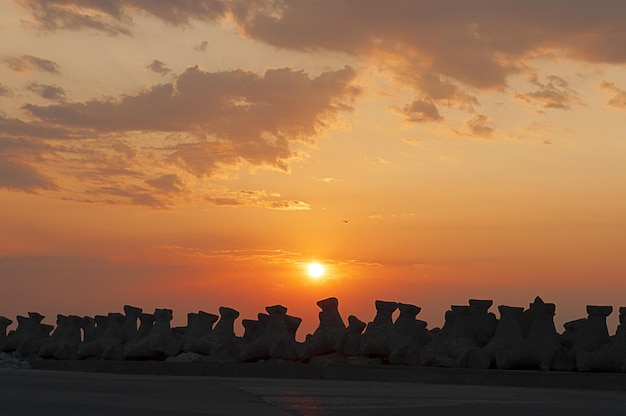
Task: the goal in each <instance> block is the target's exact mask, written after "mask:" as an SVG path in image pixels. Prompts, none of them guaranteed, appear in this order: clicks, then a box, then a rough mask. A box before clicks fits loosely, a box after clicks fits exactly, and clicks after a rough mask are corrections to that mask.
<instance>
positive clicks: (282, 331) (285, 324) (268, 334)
mask: <svg viewBox="0 0 626 416" xmlns="http://www.w3.org/2000/svg"><path fill="white" fill-rule="evenodd" d="M265 310H266V311H267V313H268V317H267V319H266V320H265V322H263V324H262V325H261V324H260V325H259V327H258V328H257V333H256V334H255V337H254V338H253V340H252V341H251V342H250V343H242V344H241V347H240V354H239V358H240V360H241V361H259V360H266V359H273V358H277V359H284V360H289V361H295V360H297V359H298V353H297V349H296V341H295V334H294V333H293V330H290V326H293V325H294V322H293V319H297V320H299V319H300V318H293V317H290V318H288V316H287V308H285V307H284V306H282V305H275V306H268V307H266V308H265ZM298 325H299V323H298ZM259 329H262V332H261V331H259Z"/></svg>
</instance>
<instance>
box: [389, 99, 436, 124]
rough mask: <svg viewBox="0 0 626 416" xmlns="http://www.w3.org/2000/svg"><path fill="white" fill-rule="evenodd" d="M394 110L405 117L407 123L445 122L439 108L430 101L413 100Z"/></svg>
mask: <svg viewBox="0 0 626 416" xmlns="http://www.w3.org/2000/svg"><path fill="white" fill-rule="evenodd" d="M392 109H393V110H394V111H396V112H398V113H400V114H402V115H404V117H405V119H406V120H407V121H411V122H415V123H421V122H428V121H442V120H443V117H441V114H439V110H438V109H437V106H436V105H435V104H434V103H433V102H432V101H429V100H413V102H411V103H410V104H405V105H404V106H402V107H399V106H393V107H392Z"/></svg>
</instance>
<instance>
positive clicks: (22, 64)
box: [4, 55, 60, 74]
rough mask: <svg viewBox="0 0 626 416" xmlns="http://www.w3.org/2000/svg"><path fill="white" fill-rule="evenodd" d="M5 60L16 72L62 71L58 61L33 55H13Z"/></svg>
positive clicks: (54, 72) (56, 72)
mask: <svg viewBox="0 0 626 416" xmlns="http://www.w3.org/2000/svg"><path fill="white" fill-rule="evenodd" d="M4 61H5V63H6V64H7V66H8V67H9V68H10V69H11V70H12V71H14V72H27V71H43V72H49V73H52V74H58V73H59V72H60V71H59V70H60V67H59V65H58V64H57V63H56V62H54V61H51V60H49V59H43V58H37V57H36V56H32V55H19V56H11V57H8V58H6V59H5V60H4Z"/></svg>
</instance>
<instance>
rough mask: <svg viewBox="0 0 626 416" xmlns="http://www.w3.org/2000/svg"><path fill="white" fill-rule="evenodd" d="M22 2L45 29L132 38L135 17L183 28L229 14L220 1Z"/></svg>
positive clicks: (35, 0) (30, 0)
mask: <svg viewBox="0 0 626 416" xmlns="http://www.w3.org/2000/svg"><path fill="white" fill-rule="evenodd" d="M19 1H20V3H21V4H22V5H23V6H24V7H26V8H27V9H28V10H29V11H30V13H31V15H32V17H33V19H34V20H35V21H36V22H37V24H38V25H39V26H40V27H41V28H42V29H45V30H48V31H54V30H59V29H64V30H79V29H91V30H95V31H98V32H104V33H106V34H109V35H130V34H131V32H132V31H131V28H132V22H133V20H132V16H133V15H134V14H147V15H150V16H153V17H156V18H158V19H160V20H162V21H164V22H167V23H168V24H171V25H175V26H181V25H187V24H189V22H190V20H202V21H211V20H214V19H217V18H219V17H221V16H223V15H224V14H225V12H226V5H225V3H226V2H225V1H221V0H202V1H198V0H178V1H143V0H116V1H100V0H53V1H49V0H19Z"/></svg>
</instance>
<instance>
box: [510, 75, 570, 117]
mask: <svg viewBox="0 0 626 416" xmlns="http://www.w3.org/2000/svg"><path fill="white" fill-rule="evenodd" d="M546 79H547V82H541V81H539V78H538V76H537V75H536V74H531V76H530V77H529V81H530V83H531V84H532V85H534V86H535V87H537V90H535V91H532V92H529V93H525V94H521V93H518V94H516V96H517V98H519V99H521V100H523V101H526V102H529V103H533V104H535V103H538V104H539V105H541V106H542V107H544V108H559V109H562V110H569V109H570V108H571V105H572V104H575V103H580V102H581V100H580V97H579V96H578V94H577V93H576V92H575V91H574V90H573V89H572V88H571V87H570V86H569V83H568V82H567V81H565V80H564V79H563V78H561V77H558V76H556V75H548V76H547V77H546Z"/></svg>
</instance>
